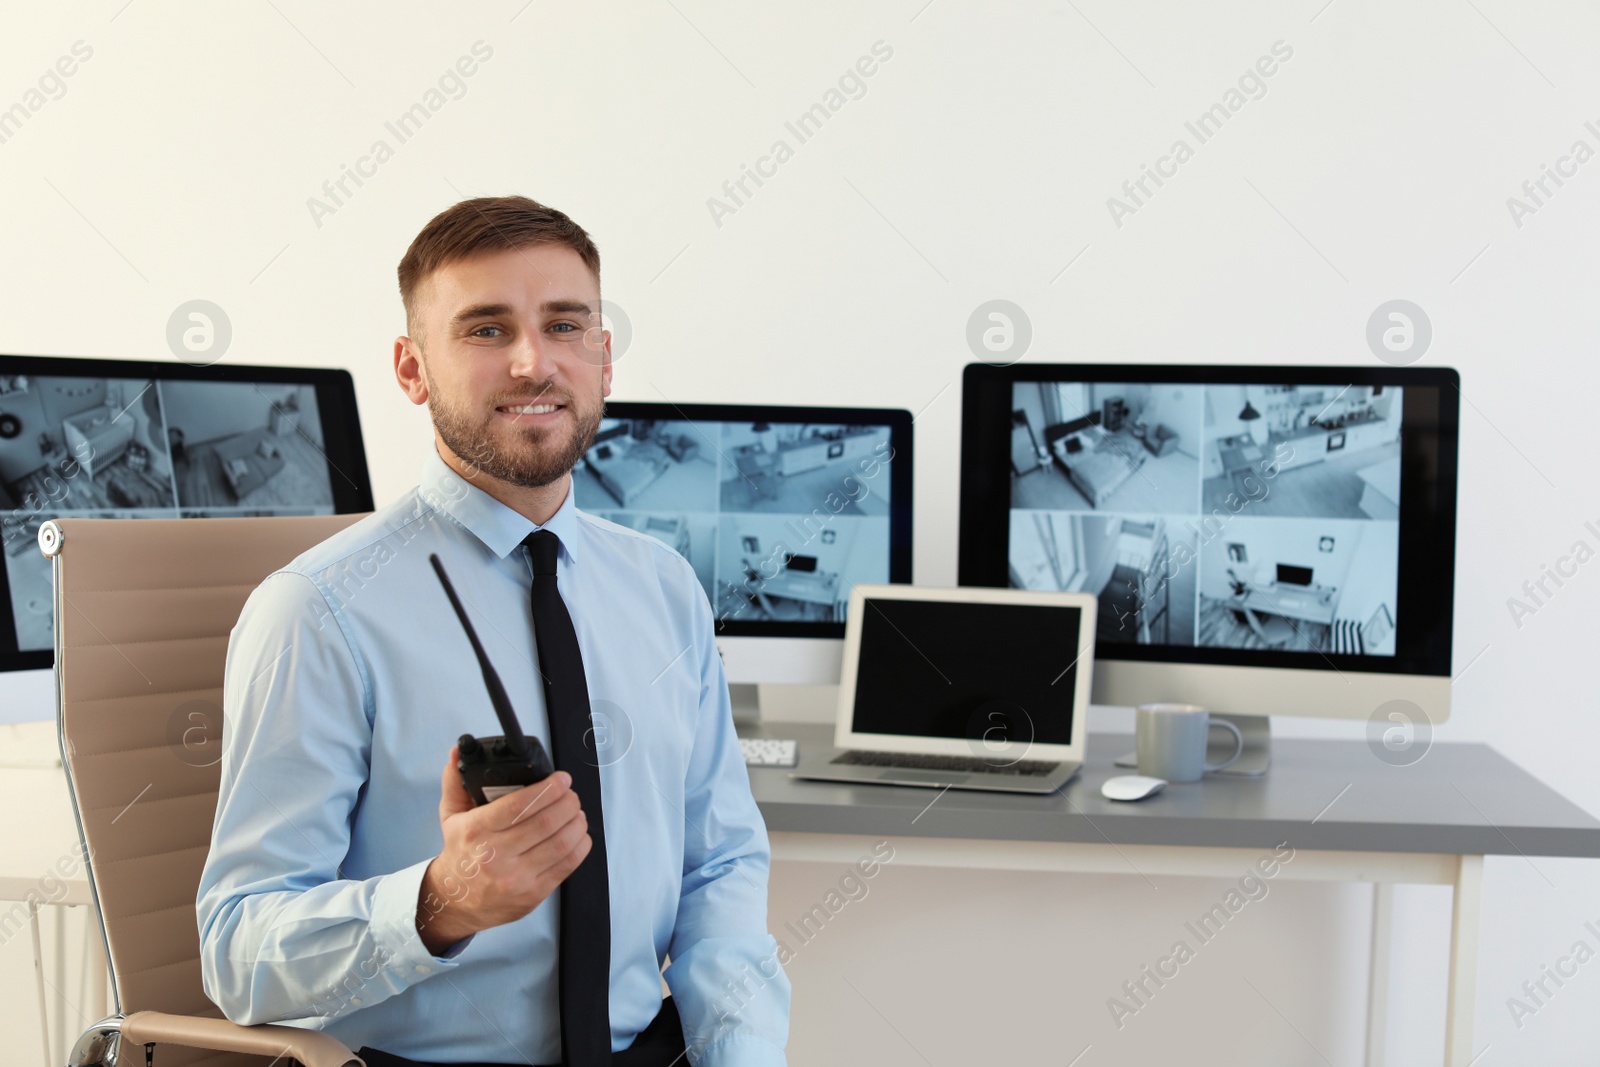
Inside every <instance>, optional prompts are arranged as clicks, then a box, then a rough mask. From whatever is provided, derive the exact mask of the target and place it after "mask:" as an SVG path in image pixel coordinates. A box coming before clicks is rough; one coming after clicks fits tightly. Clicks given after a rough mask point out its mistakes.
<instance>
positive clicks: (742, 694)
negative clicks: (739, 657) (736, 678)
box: [728, 682, 761, 726]
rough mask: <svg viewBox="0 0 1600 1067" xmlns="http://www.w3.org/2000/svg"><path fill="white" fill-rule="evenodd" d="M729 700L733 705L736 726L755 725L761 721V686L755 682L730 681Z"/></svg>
mask: <svg viewBox="0 0 1600 1067" xmlns="http://www.w3.org/2000/svg"><path fill="white" fill-rule="evenodd" d="M728 700H729V702H730V703H731V704H732V705H733V722H734V725H735V726H754V725H755V724H757V723H759V722H760V721H761V687H760V686H759V685H756V684H755V683H753V682H752V683H744V682H740V683H737V684H735V683H731V682H730V683H729V684H728Z"/></svg>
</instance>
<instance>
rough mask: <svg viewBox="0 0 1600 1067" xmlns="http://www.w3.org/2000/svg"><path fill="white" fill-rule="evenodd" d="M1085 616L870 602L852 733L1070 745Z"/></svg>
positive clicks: (1020, 608) (1036, 609)
mask: <svg viewBox="0 0 1600 1067" xmlns="http://www.w3.org/2000/svg"><path fill="white" fill-rule="evenodd" d="M1080 615H1081V612H1080V610H1079V609H1078V608H1075V607H1060V606H1053V605H1051V606H1046V605H1038V604H973V603H941V602H939V601H928V600H883V599H871V598H869V599H868V600H867V601H866V603H865V605H864V610H863V611H862V616H861V649H860V654H859V656H858V659H857V666H856V691H855V702H854V715H853V727H852V728H853V729H854V730H855V732H857V733H868V734H900V735H903V736H908V737H939V738H955V739H962V738H965V739H968V740H974V741H985V740H987V741H1011V742H1019V743H1028V742H1037V743H1040V744H1052V745H1067V744H1071V743H1072V717H1073V715H1074V714H1076V713H1077V709H1076V708H1074V707H1073V698H1074V694H1075V693H1076V691H1077V672H1078V669H1079V664H1078V663H1077V662H1076V656H1077V652H1078V631H1079V627H1080V625H1081V621H1082V620H1081V619H1080Z"/></svg>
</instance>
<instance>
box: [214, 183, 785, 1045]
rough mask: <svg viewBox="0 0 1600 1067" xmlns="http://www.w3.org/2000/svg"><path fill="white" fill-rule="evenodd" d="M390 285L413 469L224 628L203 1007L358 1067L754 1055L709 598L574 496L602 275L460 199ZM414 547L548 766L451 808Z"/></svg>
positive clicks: (478, 718) (740, 799)
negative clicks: (318, 1034)
mask: <svg viewBox="0 0 1600 1067" xmlns="http://www.w3.org/2000/svg"><path fill="white" fill-rule="evenodd" d="M399 276H400V292H401V297H402V299H403V301H404V303H405V308H406V324H407V333H408V336H405V337H401V338H399V339H398V340H397V341H396V342H395V351H394V368H395V376H396V378H397V379H398V380H399V382H400V386H401V388H402V389H404V390H405V392H406V395H407V396H408V397H409V398H410V399H411V401H412V402H413V403H415V404H426V405H427V406H428V410H429V414H430V415H431V417H432V420H433V424H434V433H435V440H434V444H435V451H434V454H431V455H429V457H428V459H427V461H426V463H425V464H424V469H423V474H422V483H421V485H420V486H418V488H417V489H415V490H413V491H412V492H410V493H407V494H406V495H405V496H404V497H402V498H401V499H400V500H399V501H397V502H395V503H394V504H392V505H390V506H388V507H386V508H384V509H382V510H380V511H378V512H376V513H375V514H373V515H371V516H369V517H368V518H365V519H363V520H361V521H360V522H358V523H356V524H355V525H353V526H352V527H350V528H349V529H348V530H345V531H343V532H342V533H340V534H338V535H337V536H335V537H333V538H331V539H329V540H328V541H326V542H324V543H323V544H321V545H319V546H317V547H316V548H314V549H312V550H311V551H309V552H307V553H306V554H304V555H303V556H301V557H300V558H299V559H297V560H295V561H294V562H293V563H291V564H290V565H289V566H288V567H285V568H284V569H283V570H281V571H279V572H278V573H276V574H274V575H272V576H271V577H269V578H268V579H267V580H266V582H264V583H263V584H262V585H261V586H260V587H259V588H258V589H257V590H256V591H255V592H254V593H253V594H252V595H251V597H250V599H249V602H248V603H247V604H246V606H245V609H244V613H243V614H242V615H241V616H240V619H239V622H238V625H237V626H236V627H235V628H234V631H233V635H232V639H231V641H230V643H229V646H228V664H227V680H226V684H225V696H224V713H225V721H226V730H227V738H228V741H227V747H226V751H225V754H224V758H223V764H222V783H221V791H220V793H219V795H218V800H217V815H216V823H215V827H214V830H213V836H212V849H211V854H210V857H209V859H208V860H207V863H206V867H205V871H204V874H203V876H202V879H201V883H200V892H199V902H198V903H199V923H200V941H201V949H200V951H201V961H202V965H203V970H204V975H205V986H206V992H207V994H208V995H209V996H210V997H211V998H212V1000H214V1001H215V1002H216V1003H217V1004H218V1005H219V1006H220V1007H221V1008H222V1010H223V1011H224V1013H226V1014H227V1016H228V1017H229V1018H230V1019H233V1020H234V1021H236V1022H240V1023H247V1024H249V1023H261V1022H288V1023H293V1024H297V1025H301V1026H308V1027H313V1028H317V1029H325V1030H327V1031H328V1032H329V1033H331V1034H333V1035H335V1036H337V1037H339V1038H340V1039H342V1040H343V1041H344V1042H345V1043H346V1044H348V1045H350V1046H351V1047H352V1048H358V1049H360V1051H361V1054H362V1055H363V1056H364V1057H365V1058H366V1059H367V1062H368V1064H369V1065H372V1067H405V1065H406V1064H408V1063H410V1062H412V1061H421V1062H423V1063H450V1064H459V1063H474V1064H494V1063H502V1064H504V1063H510V1064H533V1065H547V1064H550V1065H553V1064H557V1063H560V1064H562V1065H563V1067H579V1065H582V1067H589V1065H592V1064H609V1063H613V1062H615V1063H616V1064H618V1065H627V1067H644V1065H655V1064H660V1065H662V1067H665V1065H667V1064H671V1063H673V1062H677V1061H679V1060H681V1058H682V1057H683V1054H684V1052H685V1051H686V1050H687V1053H688V1056H687V1058H688V1062H690V1063H693V1064H704V1065H710V1067H721V1065H726V1064H740V1065H755V1067H765V1065H768V1064H783V1063H784V1062H785V1061H784V1053H783V1048H784V1045H785V1043H786V1041H787V1036H788V1003H789V984H788V980H787V978H786V977H785V976H784V974H783V971H782V969H781V967H780V966H779V965H778V960H777V945H776V942H775V941H774V940H773V939H772V937H771V936H770V935H769V934H768V933H767V930H766V892H767V871H768V861H769V851H768V843H767V836H766V829H765V827H764V825H763V823H762V820H761V816H760V813H759V812H758V811H757V809H756V806H755V803H754V801H753V800H752V798H751V796H750V787H749V779H748V777H747V774H746V771H745V769H744V764H743V762H742V760H741V758H740V753H739V747H738V743H737V740H736V738H735V736H734V733H733V725H732V718H731V713H730V708H729V701H728V689H727V683H726V679H725V677H724V675H723V672H722V666H721V661H720V659H719V657H718V656H717V652H716V648H715V646H714V644H713V641H712V617H711V610H710V606H709V604H708V603H707V601H706V597H705V594H704V592H703V591H702V590H701V588H700V586H699V584H698V582H697V581H696V578H695V574H694V571H693V569H692V568H691V567H690V566H689V564H688V562H687V561H685V560H684V559H683V558H682V557H680V556H678V555H677V554H676V553H674V552H673V551H672V550H671V549H669V548H668V547H666V546H665V545H663V544H661V543H660V542H658V541H655V540H654V539H652V538H649V537H646V536H644V535H642V534H638V533H635V532H634V531H631V530H627V529H625V528H623V527H620V526H616V525H614V524H612V523H609V522H605V521H603V520H600V519H597V518H594V517H592V516H589V515H585V514H583V513H582V512H580V511H578V510H577V509H576V507H575V506H574V503H573V494H572V478H571V475H570V471H571V470H572V467H573V466H574V464H576V463H577V461H578V460H579V459H580V458H581V457H582V455H583V454H584V451H585V450H586V449H587V448H588V446H589V445H590V443H591V442H592V441H593V439H594V435H595V431H596V429H597V428H598V426H599V422H600V418H601V414H602V412H603V410H604V398H605V397H606V396H607V395H609V393H610V391H611V374H612V366H611V338H610V334H609V332H608V331H605V330H603V329H601V328H599V327H598V325H597V324H598V323H599V321H600V320H599V308H600V259H599V253H598V251H596V249H595V247H594V244H593V243H592V242H591V241H590V239H589V236H588V234H586V233H585V232H584V231H583V229H582V228H580V227H579V226H578V225H577V224H575V223H574V222H572V220H571V219H569V218H568V217H567V216H566V215H564V214H562V213H561V212H559V211H554V210H552V209H550V208H546V207H543V206H542V205H539V204H537V203H534V202H533V201H531V200H528V199H526V198H523V197H505V198H485V199H478V200H468V201H464V202H462V203H459V204H457V205H455V206H454V207H452V208H450V209H449V210H447V211H445V212H443V213H442V214H440V215H439V216H438V217H437V218H435V219H433V220H432V221H431V222H430V223H428V225H427V226H426V227H425V228H424V229H423V231H422V232H421V233H420V234H419V235H418V236H417V238H416V240H415V241H414V242H413V243H412V245H411V248H410V250H409V251H407V252H406V255H405V258H404V259H403V260H402V261H401V263H400V269H399ZM432 554H437V555H438V557H439V558H440V560H441V561H442V563H443V565H444V567H445V569H446V570H447V572H448V573H449V575H450V577H451V579H452V581H453V584H454V586H455V588H456V589H457V590H458V592H459V593H460V597H461V600H462V602H463V603H464V605H465V606H466V609H467V612H468V614H469V616H470V617H471V618H472V621H473V625H474V628H475V629H476V631H477V632H478V634H479V636H480V638H481V639H482V641H483V644H484V646H485V649H486V651H487V653H488V656H489V658H490V660H491V661H492V662H493V663H494V664H495V666H496V668H497V670H498V671H499V673H500V675H501V676H502V678H503V679H504V681H505V688H506V690H507V692H508V693H509V694H510V696H511V702H512V704H513V705H514V707H515V709H516V711H517V714H518V716H519V717H520V719H521V722H522V726H523V729H524V731H525V732H526V733H527V734H528V735H529V736H530V737H537V738H539V739H540V741H541V742H542V743H543V744H544V745H545V746H546V747H547V748H548V749H549V750H550V752H551V756H552V759H553V760H554V763H555V766H556V768H557V772H556V774H554V775H553V776H552V777H550V778H549V779H546V780H545V781H544V782H541V783H538V784H536V785H530V786H527V787H524V788H523V789H521V790H518V791H516V792H513V793H510V794H508V795H505V796H501V797H499V798H498V799H494V800H492V801H491V802H490V803H488V804H486V805H484V806H481V807H474V806H473V805H472V801H471V800H470V798H469V797H468V795H467V793H466V791H465V789H464V788H463V786H462V784H461V779H460V775H459V773H458V771H457V768H456V759H457V752H456V750H455V749H453V748H452V747H451V742H452V740H453V739H454V738H456V737H458V736H460V735H462V734H466V733H471V734H480V735H481V734H497V733H499V732H500V728H499V726H498V725H497V720H496V719H495V717H494V712H493V710H492V705H491V704H490V702H489V699H488V696H487V693H486V690H485V687H484V683H483V680H482V677H481V676H480V674H479V670H478V665H477V662H476V660H475V659H474V657H473V654H472V652H471V649H470V646H469V644H468V642H467V638H466V637H465V635H464V634H463V633H462V631H461V628H460V627H459V625H458V624H457V622H456V620H455V618H454V616H453V614H452V612H451V609H450V606H449V602H448V601H447V600H446V598H445V594H444V592H443V591H442V589H441V587H440V583H439V581H438V579H437V577H436V576H435V574H434V572H433V570H432V567H431V566H430V564H429V556H430V555H432ZM591 713H592V719H591ZM441 763H443V765H444V766H443V772H442V777H441V771H440V764H441ZM435 790H438V796H439V799H438V802H437V805H435V802H434V799H433V797H434V795H435ZM668 956H670V958H671V961H672V962H671V966H670V967H668V968H667V969H666V971H665V974H664V976H663V974H662V972H661V965H662V963H663V961H664V959H665V958H666V957H668ZM663 977H664V978H665V980H666V984H667V986H668V987H669V988H670V990H671V992H672V996H671V997H670V998H668V999H666V1000H665V1001H664V1000H663V998H662V996H661V981H662V978H663ZM680 1020H681V1021H680ZM686 1047H687V1048H686ZM613 1052H615V1054H616V1055H615V1058H614V1059H613V1056H612V1053H613Z"/></svg>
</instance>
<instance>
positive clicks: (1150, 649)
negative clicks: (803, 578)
mask: <svg viewBox="0 0 1600 1067" xmlns="http://www.w3.org/2000/svg"><path fill="white" fill-rule="evenodd" d="M1456 381H1457V379H1456V375H1455V372H1454V371H1450V370H1443V369H1421V368H1377V369H1371V368H1351V367H1345V368H1334V367H1253V368H1251V367H1198V366H1144V367H1139V366H1127V365H1121V366H1112V365H1079V366H1074V365H1066V364H1059V365H1031V366H1030V365H1025V364H1024V365H1013V366H1009V367H994V366H989V365H986V364H974V365H972V366H969V367H968V368H967V373H966V377H965V396H964V399H963V436H962V491H961V547H960V581H961V583H962V584H964V585H993V586H1011V587H1015V588H1024V589H1046V590H1065V591H1074V592H1090V593H1094V594H1095V595H1096V596H1097V597H1098V598H1099V619H1098V622H1097V625H1096V630H1095V641H1096V649H1097V655H1099V656H1100V657H1102V658H1113V659H1119V658H1120V659H1132V660H1163V661H1169V662H1181V663H1214V664H1225V665H1240V666H1268V665H1271V666H1297V667H1309V668H1314V669H1328V668H1330V667H1337V668H1338V669H1341V670H1343V669H1354V670H1363V671H1372V672H1378V673H1408V674H1432V675H1444V676H1448V673H1449V659H1450V638H1451V598H1452V592H1453V582H1454V544H1455V537H1454V525H1455V464H1456V439H1457V418H1458V400H1459V392H1458V389H1457V386H1456ZM1402 533H1405V534H1406V535H1407V536H1402ZM1375 618H1376V619H1378V620H1379V624H1377V625H1374V624H1373V623H1372V620H1373V619H1375Z"/></svg>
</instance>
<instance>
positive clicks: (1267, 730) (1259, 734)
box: [1114, 712, 1272, 778]
mask: <svg viewBox="0 0 1600 1067" xmlns="http://www.w3.org/2000/svg"><path fill="white" fill-rule="evenodd" d="M1211 717H1212V718H1213V719H1226V720H1227V721H1228V722H1231V723H1233V725H1235V726H1237V727H1238V728H1239V736H1241V737H1243V738H1244V751H1243V752H1242V753H1240V754H1239V758H1238V759H1236V760H1234V761H1233V763H1232V764H1230V765H1229V766H1227V767H1225V768H1223V769H1222V770H1220V771H1214V772H1212V773H1214V774H1225V775H1232V776H1235V777H1239V778H1259V777H1261V776H1262V775H1263V774H1266V773H1267V767H1268V765H1270V764H1271V763H1272V719H1271V718H1270V717H1268V716H1266V715H1223V714H1221V713H1219V712H1213V713H1212V715H1211ZM1232 751H1233V738H1231V737H1228V736H1227V735H1226V734H1224V735H1222V736H1221V737H1219V736H1218V735H1216V734H1212V735H1211V740H1210V743H1208V744H1207V745H1206V762H1207V763H1220V762H1221V761H1222V760H1225V759H1227V758H1228V755H1229V753H1231V752H1232ZM1114 762H1115V764H1116V766H1118V767H1137V766H1138V765H1139V756H1138V754H1137V753H1135V752H1129V753H1127V754H1125V755H1122V756H1118V757H1117V758H1116V760H1115V761H1114Z"/></svg>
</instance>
